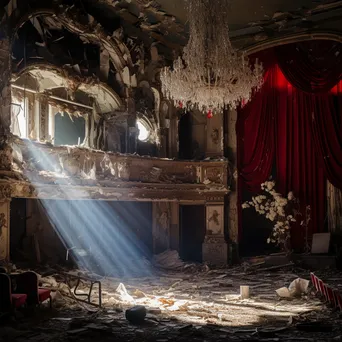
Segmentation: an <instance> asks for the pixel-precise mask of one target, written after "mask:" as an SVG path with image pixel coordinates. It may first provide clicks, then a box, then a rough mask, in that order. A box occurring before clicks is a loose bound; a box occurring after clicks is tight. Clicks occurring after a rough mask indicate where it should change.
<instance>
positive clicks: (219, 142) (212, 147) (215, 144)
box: [205, 113, 223, 157]
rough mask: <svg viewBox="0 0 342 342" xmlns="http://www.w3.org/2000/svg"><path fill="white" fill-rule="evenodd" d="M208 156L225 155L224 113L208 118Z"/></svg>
mask: <svg viewBox="0 0 342 342" xmlns="http://www.w3.org/2000/svg"><path fill="white" fill-rule="evenodd" d="M206 141H207V146H206V153H205V155H206V157H222V156H223V114H222V113H220V114H215V115H214V116H213V117H212V118H211V119H207V140H206Z"/></svg>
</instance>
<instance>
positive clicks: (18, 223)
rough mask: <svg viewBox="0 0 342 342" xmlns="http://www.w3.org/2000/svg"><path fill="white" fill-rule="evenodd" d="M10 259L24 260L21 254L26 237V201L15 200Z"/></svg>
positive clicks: (12, 211) (12, 216) (13, 200)
mask: <svg viewBox="0 0 342 342" xmlns="http://www.w3.org/2000/svg"><path fill="white" fill-rule="evenodd" d="M10 227H11V229H10V257H11V260H16V261H18V260H22V259H23V255H22V253H20V251H22V250H23V249H24V248H23V243H24V240H25V237H26V199H24V198H13V199H12V201H11V211H10Z"/></svg>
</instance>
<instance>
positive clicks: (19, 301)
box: [0, 273, 27, 313]
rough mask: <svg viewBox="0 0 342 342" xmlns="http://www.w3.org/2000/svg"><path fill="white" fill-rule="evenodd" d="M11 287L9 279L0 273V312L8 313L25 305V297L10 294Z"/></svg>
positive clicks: (21, 294)
mask: <svg viewBox="0 0 342 342" xmlns="http://www.w3.org/2000/svg"><path fill="white" fill-rule="evenodd" d="M11 287H12V284H11V278H10V277H9V276H8V275H7V274H5V273H0V312H3V313H10V312H12V311H13V309H17V308H20V307H22V306H24V305H25V304H26V301H27V295H26V294H23V293H12V289H11Z"/></svg>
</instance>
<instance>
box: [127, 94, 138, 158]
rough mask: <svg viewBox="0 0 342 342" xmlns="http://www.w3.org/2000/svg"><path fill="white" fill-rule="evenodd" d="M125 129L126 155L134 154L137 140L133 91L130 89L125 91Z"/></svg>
mask: <svg viewBox="0 0 342 342" xmlns="http://www.w3.org/2000/svg"><path fill="white" fill-rule="evenodd" d="M127 112H128V118H127V129H128V139H127V140H128V141H127V148H126V152H127V153H135V152H136V151H137V138H138V132H139V131H138V128H137V126H136V123H137V115H136V112H135V100H134V91H133V89H132V88H130V89H127Z"/></svg>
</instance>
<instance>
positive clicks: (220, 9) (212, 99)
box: [161, 0, 263, 117]
mask: <svg viewBox="0 0 342 342" xmlns="http://www.w3.org/2000/svg"><path fill="white" fill-rule="evenodd" d="M186 1H187V10H188V19H189V30H190V38H189V41H188V44H187V46H186V47H185V48H184V51H183V55H182V56H181V57H179V58H178V59H176V60H175V61H174V63H173V67H172V68H164V69H163V70H162V72H161V82H162V89H163V93H164V95H165V96H167V97H168V98H169V99H171V100H173V101H174V102H175V104H176V105H178V106H179V107H181V108H183V107H184V108H186V109H192V108H193V107H197V108H198V109H199V110H201V111H203V112H204V113H207V116H208V117H212V116H213V114H215V113H217V112H220V111H222V109H224V108H226V107H228V106H229V107H231V108H235V107H236V106H237V105H238V104H239V103H240V102H242V101H243V102H247V101H249V100H250V98H251V95H252V91H253V89H257V88H259V87H260V86H261V85H262V80H263V68H262V65H261V64H260V63H258V61H256V62H255V63H254V65H253V66H251V65H250V62H249V60H248V58H247V56H246V55H245V54H243V53H241V52H239V51H237V50H236V49H235V48H233V46H232V44H231V42H230V39H229V25H228V9H229V3H230V0H186Z"/></svg>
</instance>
